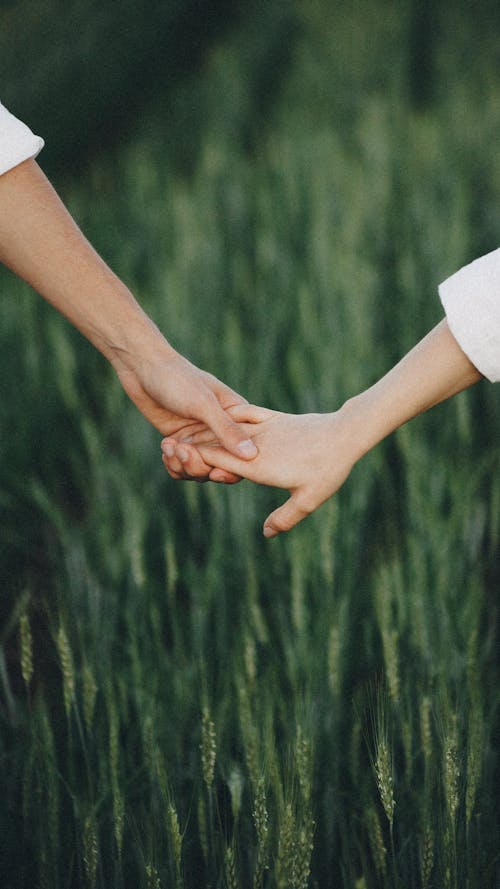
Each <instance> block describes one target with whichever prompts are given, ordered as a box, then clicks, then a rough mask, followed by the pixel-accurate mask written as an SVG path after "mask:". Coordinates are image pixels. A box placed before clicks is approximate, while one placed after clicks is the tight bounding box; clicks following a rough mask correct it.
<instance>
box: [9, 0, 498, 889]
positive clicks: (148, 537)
mask: <svg viewBox="0 0 500 889" xmlns="http://www.w3.org/2000/svg"><path fill="white" fill-rule="evenodd" d="M257 8H258V9H260V10H261V13H262V15H264V10H265V9H266V5H265V4H260V6H259V4H257ZM271 8H273V9H275V11H276V9H278V10H279V9H280V8H282V5H281V7H280V4H276V3H271V4H269V7H268V12H267V13H266V15H268V16H269V17H270V18H271V15H270V12H269V10H270V9H271ZM292 8H293V10H294V13H293V15H294V19H293V21H294V28H292V29H291V30H292V32H293V34H292V36H290V35H289V36H288V37H287V38H286V39H287V40H290V42H291V48H290V52H289V58H288V59H287V61H286V65H285V63H283V67H284V73H283V71H282V76H281V77H280V79H279V83H276V84H275V95H274V96H273V102H272V108H271V107H269V108H267V106H266V103H265V101H264V99H263V98H262V96H260V94H259V93H258V89H257V87H258V85H259V82H260V81H259V77H258V76H250V73H249V72H251V71H252V70H253V68H252V66H254V68H255V69H257V68H258V69H259V74H260V77H261V81H262V82H261V85H260V89H261V93H262V95H263V96H265V94H266V90H265V85H266V83H265V81H266V78H270V77H272V72H273V68H272V65H269V64H268V67H267V69H266V67H265V64H264V62H265V58H264V57H265V52H264V50H266V48H267V50H269V53H271V58H274V56H273V53H275V52H278V51H279V50H280V47H281V50H283V46H282V45H281V42H280V36H279V23H280V19H279V15H278V13H276V16H277V18H276V21H274V20H273V22H274V26H275V31H274V32H272V33H273V35H274V36H273V39H274V41H275V44H276V45H275V46H274V48H273V46H271V47H270V48H269V46H267V44H265V36H266V34H268V33H270V32H271V31H272V28H267V27H265V28H264V29H263V31H265V34H263V33H262V29H261V28H260V26H259V20H258V16H257V18H256V19H255V21H253V24H252V26H251V27H248V29H247V30H246V31H245V32H244V29H243V30H241V31H238V29H236V30H235V32H234V33H233V34H232V36H231V37H225V38H221V39H220V40H219V41H216V42H214V45H213V47H212V49H211V51H210V52H209V53H208V55H207V58H206V60H205V62H204V67H203V71H202V72H201V73H200V72H198V74H197V75H196V76H193V77H191V78H187V79H186V80H184V81H182V83H180V84H179V85H178V86H177V87H176V91H174V93H173V98H172V97H171V98H170V99H169V102H170V105H169V112H168V113H169V115H170V118H171V122H172V138H171V140H170V142H168V144H166V142H165V139H164V136H163V133H162V131H160V130H159V129H158V128H157V127H156V126H155V120H154V115H151V117H150V118H149V119H148V118H146V117H145V118H144V121H143V123H142V124H141V125H140V126H138V127H137V128H136V131H135V132H134V134H133V136H132V137H131V138H130V139H129V140H128V141H127V143H126V144H125V145H123V146H122V147H121V149H120V151H119V152H118V154H116V155H114V156H113V158H112V159H110V157H109V156H108V155H106V154H103V156H102V158H97V159H94V160H93V161H92V163H91V165H90V166H89V167H86V168H85V169H84V171H83V172H82V174H81V175H80V176H78V175H74V176H68V177H64V176H63V175H61V177H60V180H58V178H57V176H53V177H52V178H53V181H54V182H55V185H56V187H58V188H59V190H60V191H61V193H62V195H63V197H64V199H65V200H66V202H67V203H68V205H69V207H70V209H71V211H72V213H73V214H74V216H75V217H76V219H77V220H78V222H79V223H80V225H81V226H82V228H83V230H84V231H85V233H86V234H87V236H88V237H89V238H90V240H91V241H92V242H93V243H94V244H95V246H96V247H97V249H98V250H99V251H100V252H101V253H102V255H103V256H104V257H105V259H106V260H107V261H108V262H109V263H110V264H111V266H112V267H113V268H114V270H115V271H116V272H117V273H118V274H119V275H120V276H121V277H123V279H124V280H125V281H126V282H127V283H128V284H129V286H130V287H131V288H132V289H133V291H134V293H135V294H136V296H137V298H138V299H139V301H140V302H141V304H142V305H143V306H144V307H145V308H146V310H147V311H148V312H149V313H150V314H151V316H152V317H153V318H154V319H155V321H156V322H157V324H158V325H159V326H160V328H161V329H162V330H163V331H164V332H165V334H166V335H167V336H168V337H169V338H170V340H171V341H172V342H173V344H174V345H175V346H176V347H177V348H178V349H179V350H180V351H181V352H183V353H184V354H186V355H188V357H189V358H191V359H192V360H193V361H195V362H196V363H197V364H199V365H200V366H202V367H204V368H206V369H207V370H210V371H212V372H213V373H215V374H216V375H218V376H220V377H221V378H222V379H223V380H225V381H226V382H228V383H229V384H231V385H232V386H233V387H234V388H236V389H237V390H239V391H240V392H241V393H242V394H244V395H245V396H246V397H247V398H248V399H249V400H250V401H252V402H255V403H257V404H264V405H266V406H269V407H272V408H276V409H283V410H287V411H292V412H298V411H327V410H334V409H335V408H337V407H339V406H340V405H341V404H342V402H343V401H344V400H345V398H347V397H349V396H351V395H354V394H355V393H356V392H358V391H359V390H361V389H362V388H365V387H366V386H368V385H370V384H371V383H373V382H374V381H375V380H376V379H377V378H378V377H379V376H380V375H381V374H382V373H384V372H385V371H386V370H388V369H389V368H390V367H391V365H392V364H393V363H394V362H395V361H396V360H397V359H398V358H399V357H400V356H401V355H402V354H404V352H405V351H407V350H408V348H410V347H411V345H412V344H413V343H414V342H416V341H417V340H418V339H419V338H420V337H421V336H422V335H423V334H424V333H425V332H426V331H427V330H428V329H429V328H430V327H431V326H432V325H434V324H435V323H437V321H438V320H439V319H440V318H441V316H442V310H441V308H440V304H439V299H438V296H437V285H438V284H439V282H440V281H441V280H443V279H444V278H445V277H446V276H447V275H449V274H451V273H452V272H453V271H455V270H456V269H457V268H458V267H460V266H461V265H463V264H464V263H466V262H468V261H470V260H471V259H473V258H474V257H475V256H478V255H480V254H481V253H484V252H487V251H488V250H491V249H494V248H495V247H496V246H498V243H499V242H500V150H499V146H500V70H499V67H498V49H497V48H495V39H497V38H496V37H495V34H494V32H493V31H492V29H491V28H490V26H489V20H488V16H487V15H486V13H487V12H488V11H489V10H490V11H491V10H493V6H491V7H490V6H489V5H488V4H486V3H485V4H484V10H483V12H484V13H485V14H484V15H483V17H482V19H481V21H480V20H479V17H478V20H477V21H476V20H475V18H474V16H473V15H471V14H470V13H469V12H468V11H467V8H466V7H465V5H463V4H462V5H461V4H459V3H456V4H455V3H453V4H451V6H450V10H451V11H450V14H449V20H447V22H446V26H444V24H443V23H441V29H440V32H439V38H438V40H437V41H436V43H435V44H433V45H430V46H427V50H428V51H429V52H431V51H432V66H433V67H432V87H431V86H429V85H427V86H426V84H425V81H424V80H423V79H422V78H421V79H418V77H416V74H415V71H414V70H413V68H412V65H413V66H414V63H415V57H416V58H417V60H418V58H419V55H418V53H419V52H422V53H423V52H424V49H425V45H424V44H425V41H424V43H423V44H422V46H423V47H424V49H422V48H420V49H419V45H417V48H416V49H415V47H414V46H413V47H412V44H411V41H410V40H409V39H408V34H409V33H410V23H411V22H410V18H411V17H410V11H411V8H412V4H410V3H401V4H397V3H391V2H373V0H364V2H361V3H355V4H352V3H346V2H339V3H338V4H328V3H321V2H311V3H310V4H301V3H297V4H295V3H292V4H290V9H292ZM276 22H277V23H278V24H276ZM417 36H418V35H417ZM261 44H262V45H261ZM264 44H265V45H264ZM262 47H264V48H262ZM268 61H269V59H268ZM422 64H423V62H422ZM201 74H202V75H203V76H201ZM256 84H257V86H256ZM250 87H251V88H250ZM270 89H271V86H269V90H270ZM259 96H260V98H259ZM13 110H14V109H13ZM43 135H44V136H45V138H46V139H47V141H49V139H50V134H49V133H44V134H43ZM39 161H40V163H41V165H42V167H43V165H44V156H43V154H42V155H41V156H40V158H39ZM0 286H1V290H2V316H1V325H0V362H1V365H0V371H1V372H0V379H1V397H0V412H1V417H0V420H1V424H0V425H1V443H0V550H1V571H2V577H1V583H2V588H1V597H0V599H1V618H2V622H1V635H0V693H1V706H0V770H1V771H0V774H1V779H2V804H1V807H0V833H1V842H0V847H1V851H0V884H1V886H2V889H28V887H29V889H76V887H78V889H80V887H81V889H129V887H130V889H306V887H309V889H490V887H498V886H499V885H500V834H499V820H500V819H499V807H498V792H499V789H500V781H499V777H500V775H499V766H500V763H499V746H500V744H499V738H500V712H499V703H500V695H499V687H500V683H499V677H500V656H499V627H498V620H499V615H498V604H499V580H500V562H499V556H500V547H499V534H500V455H499V451H498V442H499V441H500V401H499V395H498V390H497V389H496V388H495V387H494V386H491V385H490V384H489V383H487V382H482V383H480V384H479V385H478V386H477V387H475V388H474V389H473V390H472V391H470V392H467V393H463V394H462V395H460V396H458V397H457V398H455V399H454V400H453V401H451V402H449V403H448V404H445V405H442V406H440V407H438V408H435V409H434V410H433V411H431V412H430V413H429V414H427V415H425V416H423V417H420V418H418V419H417V420H415V421H413V422H412V423H410V424H409V425H408V426H407V427H405V428H403V429H401V430H400V431H399V432H398V433H397V434H396V435H394V436H392V437H391V438H390V439H389V440H387V441H385V442H383V443H382V444H381V445H379V446H378V447H377V448H376V449H375V450H374V451H373V452H372V453H371V454H369V455H368V456H367V457H365V458H364V459H363V461H362V462H361V463H360V464H359V465H358V466H357V467H356V468H355V469H354V471H353V473H352V475H351V477H350V478H349V480H348V481H347V482H346V484H345V486H344V488H343V489H342V490H341V491H340V492H339V493H338V494H337V495H336V496H335V497H334V498H332V500H330V501H329V502H328V503H327V504H325V505H324V506H323V507H322V508H321V509H320V510H318V512H317V513H316V514H315V515H314V516H312V517H310V518H309V519H308V520H307V521H305V522H304V523H303V524H302V525H300V526H299V527H297V528H296V529H295V530H294V531H293V532H292V533H290V534H289V535H288V536H282V537H280V538H278V539H277V540H274V541H267V542H266V541H265V540H264V539H263V537H262V534H261V526H262V522H263V520H264V518H265V516H266V515H267V512H269V511H271V509H272V508H274V507H275V506H276V505H278V504H279V503H280V502H281V501H282V499H283V498H284V496H285V495H284V492H281V491H277V490H273V489H265V488H262V489H259V488H256V487H254V486H252V485H251V484H250V483H248V482H242V483H241V484H240V485H238V486H235V487H230V488H224V487H223V486H218V485H203V486H197V485H195V484H179V483H177V484H176V483H174V482H173V481H171V480H170V479H169V477H168V476H167V475H166V473H165V472H164V469H163V467H162V464H161V460H160V448H159V443H160V436H159V434H158V433H157V432H155V431H154V430H153V429H151V428H149V427H148V425H147V424H146V422H145V421H144V420H143V418H142V417H141V416H140V415H139V414H138V412H137V411H136V410H135V408H134V407H133V405H131V404H130V403H129V402H128V401H127V399H126V397H125V395H124V394H123V393H122V391H121V389H120V387H119V384H118V383H117V381H116V380H115V379H114V376H113V373H112V371H111V369H110V368H109V367H108V366H107V365H105V362H104V360H103V359H102V358H101V356H100V355H98V354H97V353H96V352H94V351H93V350H92V348H91V347H90V346H89V345H88V343H86V342H85V341H84V340H83V339H82V338H81V337H80V336H79V334H78V333H76V332H75V331H74V330H72V329H70V327H69V326H68V325H67V323H66V322H65V321H64V320H63V319H62V318H61V317H59V316H58V315H57V314H56V313H55V312H54V311H53V310H52V309H51V308H50V307H48V306H47V305H45V304H44V303H43V302H42V300H41V299H40V298H39V297H38V296H36V295H35V294H34V293H33V292H32V291H31V290H30V289H29V288H28V287H27V286H25V285H24V284H23V283H22V282H20V281H19V280H17V279H15V278H14V277H13V276H12V275H10V274H9V273H7V272H3V273H2V277H1V280H0Z"/></svg>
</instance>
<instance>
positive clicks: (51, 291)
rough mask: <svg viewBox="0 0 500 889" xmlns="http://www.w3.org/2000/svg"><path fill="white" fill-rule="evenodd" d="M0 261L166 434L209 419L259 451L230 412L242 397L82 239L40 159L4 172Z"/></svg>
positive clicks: (248, 451) (247, 452) (224, 434)
mask: <svg viewBox="0 0 500 889" xmlns="http://www.w3.org/2000/svg"><path fill="white" fill-rule="evenodd" d="M0 261H2V262H3V263H4V264H5V265H7V266H8V267H9V268H11V269H12V270H13V271H14V272H16V273H17V274H18V275H20V277H22V278H24V279H25V280H26V281H27V282H28V283H29V284H31V286H32V287H34V288H35V290H37V291H38V292H39V293H40V294H41V295H42V296H43V297H45V299H47V300H48V302H50V303H51V304H52V305H53V306H54V307H55V308H56V309H58V310H59V311H60V312H61V313H62V314H64V315H65V316H66V317H67V318H68V319H69V321H71V323H72V324H74V325H75V327H77V328H78V329H79V330H80V331H81V332H82V333H83V334H84V335H85V336H86V337H87V339H89V340H90V342H91V343H93V345H94V346H95V347H96V348H97V349H99V351H100V352H102V354H103V355H104V356H105V357H106V358H107V359H108V361H110V362H111V364H112V365H113V367H114V369H115V371H116V373H117V374H118V377H119V379H120V381H121V383H122V385H123V387H124V389H125V391H126V392H127V394H128V395H129V396H130V397H131V399H132V400H133V401H134V402H135V404H136V405H137V407H138V408H139V410H141V412H142V413H143V414H144V416H145V417H146V418H147V419H148V420H149V421H150V422H151V423H152V424H153V425H154V426H155V427H156V428H157V429H159V430H160V431H161V432H162V433H163V434H164V435H169V434H173V433H175V432H177V431H179V430H180V429H196V428H199V425H200V424H206V425H207V426H208V427H209V428H211V429H213V431H214V433H215V434H216V435H217V437H218V438H219V439H220V441H221V442H223V443H224V445H225V447H227V448H228V449H229V450H230V451H231V452H233V453H234V454H239V455H240V456H243V457H245V458H249V457H252V456H254V454H255V447H254V446H253V445H252V444H251V443H248V442H245V436H244V434H243V430H242V429H241V428H239V427H238V426H237V425H236V424H235V423H234V421H233V420H231V418H230V417H229V415H228V414H227V412H226V410H225V409H226V408H228V407H229V406H231V405H235V404H240V403H242V402H243V399H242V398H241V397H240V396H239V395H237V394H236V393H235V392H233V391H232V390H231V389H229V388H228V387H227V386H225V385H224V384H223V383H221V382H220V381H219V380H217V379H216V378H215V377H213V376H211V375H210V374H207V373H205V372H204V371H201V370H199V369H198V368H196V367H194V365H192V364H191V363H190V362H189V361H187V360H186V359H185V358H183V357H182V356H181V355H179V354H178V353H177V352H176V351H175V349H173V348H172V346H171V345H170V344H169V343H168V342H167V340H166V339H165V338H164V337H163V335H162V334H161V333H160V331H159V330H158V328H157V327H156V325H155V324H154V323H153V322H152V321H151V319H150V318H149V317H148V316H147V315H146V314H145V312H144V311H143V310H142V309H141V308H140V306H139V305H138V303H137V302H136V300H135V299H134V297H133V295H132V294H131V292H130V291H129V290H128V288H127V287H126V286H125V285H124V284H123V283H122V282H121V281H120V279H119V278H117V276H116V275H115V274H114V273H113V272H112V271H111V269H109V268H108V266H107V265H106V263H105V262H104V261H103V260H102V259H101V258H100V256H99V255H98V254H97V253H96V251H95V250H94V249H93V247H92V246H91V245H90V244H89V242H88V241H87V240H86V238H85V237H84V236H83V234H82V232H81V231H80V229H79V228H78V226H77V225H76V223H75V222H74V220H73V219H72V217H71V215H70V214H69V213H68V211H67V209H66V208H65V206H64V204H63V203H62V201H61V200H60V198H59V197H58V196H57V194H56V192H55V191H54V189H53V187H52V186H51V184H50V182H49V181H48V179H47V178H46V177H45V175H44V173H43V172H42V170H41V169H40V167H39V166H38V164H37V163H36V162H35V161H34V160H27V161H25V162H23V163H21V164H19V165H18V166H16V167H14V168H13V169H12V170H9V171H8V172H7V173H5V174H4V175H2V176H0Z"/></svg>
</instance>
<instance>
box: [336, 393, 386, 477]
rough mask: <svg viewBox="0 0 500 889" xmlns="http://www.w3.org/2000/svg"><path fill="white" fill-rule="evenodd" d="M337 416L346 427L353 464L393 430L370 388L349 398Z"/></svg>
mask: <svg viewBox="0 0 500 889" xmlns="http://www.w3.org/2000/svg"><path fill="white" fill-rule="evenodd" d="M337 416H338V418H339V421H340V422H341V425H342V427H343V428H345V431H346V437H347V444H348V447H349V450H350V452H351V454H352V458H353V464H354V463H356V462H357V461H358V460H360V459H361V457H364V455H365V454H367V453H368V451H371V449H372V448H374V447H375V445H377V444H378V443H379V442H380V441H382V439H383V438H385V437H386V436H387V435H389V433H390V432H392V428H391V424H390V422H389V418H388V417H387V415H386V414H385V412H384V410H383V407H382V406H379V405H378V404H377V399H376V397H375V396H374V393H373V392H372V390H370V389H368V390H366V391H365V392H361V393H360V394H359V395H355V396H353V397H352V398H349V399H347V401H346V402H345V403H344V404H343V405H342V407H341V408H340V409H339V410H338V411H337Z"/></svg>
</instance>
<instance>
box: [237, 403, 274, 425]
mask: <svg viewBox="0 0 500 889" xmlns="http://www.w3.org/2000/svg"><path fill="white" fill-rule="evenodd" d="M227 413H228V414H229V416H230V417H231V418H232V419H233V420H236V422H237V423H263V422H264V420H269V419H270V418H271V417H273V416H274V415H275V414H276V411H271V410H269V408H267V407H259V405H257V404H235V405H233V407H230V408H228V409H227Z"/></svg>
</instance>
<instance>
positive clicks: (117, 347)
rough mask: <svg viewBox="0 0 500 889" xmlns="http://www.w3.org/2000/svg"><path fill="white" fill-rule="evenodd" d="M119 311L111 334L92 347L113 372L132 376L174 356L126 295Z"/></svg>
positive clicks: (174, 353) (161, 335) (166, 342)
mask: <svg viewBox="0 0 500 889" xmlns="http://www.w3.org/2000/svg"><path fill="white" fill-rule="evenodd" d="M120 309H121V311H120V316H119V317H118V318H117V319H115V323H114V325H113V328H112V330H111V331H110V332H109V334H108V335H105V336H104V337H101V343H100V344H98V343H96V345H97V346H98V348H100V350H101V352H102V353H103V355H104V357H105V358H107V360H108V361H109V362H110V364H111V365H112V366H113V368H114V369H115V370H116V371H123V370H127V371H131V372H134V373H136V372H137V371H138V370H139V369H140V368H141V367H143V366H144V364H148V365H155V364H162V363H164V362H165V361H170V360H171V359H172V358H173V357H174V356H175V355H177V352H176V350H175V349H174V348H173V346H171V345H170V343H169V342H168V341H167V340H166V339H165V337H164V336H163V334H162V333H161V331H160V330H159V329H158V327H157V326H156V324H154V322H153V321H152V320H151V319H150V318H149V317H148V316H147V315H146V313H145V312H144V311H143V310H142V308H141V307H140V306H139V304H138V303H137V302H136V301H135V299H134V297H133V296H132V294H128V299H127V304H126V305H124V303H123V302H122V303H121V304H120Z"/></svg>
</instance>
